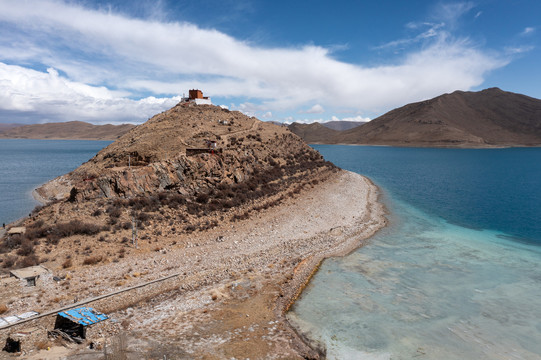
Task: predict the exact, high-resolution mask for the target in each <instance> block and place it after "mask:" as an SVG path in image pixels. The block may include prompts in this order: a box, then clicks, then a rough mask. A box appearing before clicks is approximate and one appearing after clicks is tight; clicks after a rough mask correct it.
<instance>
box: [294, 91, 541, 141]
mask: <svg viewBox="0 0 541 360" xmlns="http://www.w3.org/2000/svg"><path fill="white" fill-rule="evenodd" d="M289 128H290V130H291V131H292V132H294V133H295V134H297V135H299V136H300V137H302V138H303V139H305V141H307V142H309V143H324V144H369V145H391V146H425V147H493V146H541V100H539V99H535V98H531V97H528V96H525V95H520V94H515V93H511V92H506V91H502V90H500V89H498V88H490V89H486V90H483V91H479V92H464V91H455V92H453V93H451V94H444V95H441V96H438V97H436V98H433V99H430V100H426V101H421V102H417V103H412V104H408V105H405V106H403V107H401V108H398V109H395V110H392V111H390V112H388V113H386V114H384V115H382V116H380V117H378V118H376V119H374V120H372V121H370V122H368V123H365V124H362V125H360V126H358V127H355V128H353V129H349V130H345V131H335V130H332V129H328V130H327V129H326V128H325V127H324V126H322V125H321V124H317V123H314V124H295V123H294V124H291V125H290V126H289Z"/></svg>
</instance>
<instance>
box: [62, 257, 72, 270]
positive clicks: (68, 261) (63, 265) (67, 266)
mask: <svg viewBox="0 0 541 360" xmlns="http://www.w3.org/2000/svg"><path fill="white" fill-rule="evenodd" d="M71 266H72V262H71V259H66V260H65V261H64V262H63V263H62V268H63V269H68V268H70V267H71Z"/></svg>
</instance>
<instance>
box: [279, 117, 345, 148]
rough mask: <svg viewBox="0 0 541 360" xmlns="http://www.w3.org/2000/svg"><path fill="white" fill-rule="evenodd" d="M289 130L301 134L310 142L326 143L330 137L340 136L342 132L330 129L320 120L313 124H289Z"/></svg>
mask: <svg viewBox="0 0 541 360" xmlns="http://www.w3.org/2000/svg"><path fill="white" fill-rule="evenodd" d="M288 128H289V130H291V132H292V133H294V134H295V135H297V136H300V137H301V138H302V139H303V140H304V141H306V142H307V143H308V144H326V143H328V141H329V139H333V138H334V137H336V136H339V134H340V132H339V131H336V130H333V129H330V128H328V127H327V126H325V125H323V124H320V123H318V122H315V123H312V124H300V123H296V122H295V123H293V124H291V125H289V126H288Z"/></svg>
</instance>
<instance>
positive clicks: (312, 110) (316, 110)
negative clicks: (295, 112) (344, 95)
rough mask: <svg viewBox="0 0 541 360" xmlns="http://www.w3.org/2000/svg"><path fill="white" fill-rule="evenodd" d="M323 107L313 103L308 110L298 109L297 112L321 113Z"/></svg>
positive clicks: (323, 110)
mask: <svg viewBox="0 0 541 360" xmlns="http://www.w3.org/2000/svg"><path fill="white" fill-rule="evenodd" d="M324 112H325V109H324V108H323V106H321V105H319V104H315V105H314V106H312V107H311V108H310V109H308V110H304V111H299V114H323V113H324Z"/></svg>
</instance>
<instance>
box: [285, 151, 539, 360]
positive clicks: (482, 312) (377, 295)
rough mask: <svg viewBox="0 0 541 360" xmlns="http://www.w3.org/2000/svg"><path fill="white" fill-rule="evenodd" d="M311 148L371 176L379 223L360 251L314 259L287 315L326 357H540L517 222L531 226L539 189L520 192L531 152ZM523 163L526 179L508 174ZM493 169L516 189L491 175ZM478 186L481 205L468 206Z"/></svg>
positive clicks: (530, 250)
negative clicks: (379, 203)
mask: <svg viewBox="0 0 541 360" xmlns="http://www.w3.org/2000/svg"><path fill="white" fill-rule="evenodd" d="M316 148H317V149H318V150H320V152H321V153H322V154H323V155H324V156H325V158H327V159H328V160H331V161H333V162H335V164H337V165H338V166H340V167H343V168H346V169H350V170H353V171H356V172H360V173H364V174H365V175H368V176H369V177H371V178H372V179H373V180H374V181H375V182H376V184H378V185H379V186H380V187H381V188H382V189H383V192H384V197H383V201H384V202H385V203H386V205H387V207H388V208H389V210H390V213H391V215H390V216H389V220H390V225H389V226H388V227H387V228H385V229H383V230H381V231H380V232H379V233H378V234H376V235H375V236H374V237H373V238H371V239H370V241H369V244H368V245H366V246H365V247H363V248H361V249H359V250H357V251H355V252H354V253H352V254H351V255H349V256H347V257H344V258H336V259H329V260H327V261H325V262H324V264H323V265H322V267H321V268H320V271H319V272H318V273H317V274H316V276H315V277H314V278H313V280H312V281H311V283H310V285H309V286H308V287H307V288H306V290H305V291H304V293H303V295H302V297H301V299H300V300H299V301H298V302H297V303H296V304H295V306H294V307H293V309H292V311H291V312H290V313H289V315H288V316H289V318H290V320H291V322H292V323H293V324H294V325H295V326H297V327H298V328H299V329H300V330H301V331H302V332H304V333H305V334H307V335H308V336H309V337H310V338H311V339H313V340H314V341H316V342H319V343H320V344H323V345H324V346H325V347H326V349H327V356H328V358H330V359H413V358H415V359H541V342H540V341H539V339H541V320H540V319H541V268H540V267H539V265H538V264H539V263H540V261H541V247H540V246H538V245H537V244H539V243H540V240H541V234H540V233H539V232H538V226H539V224H522V223H521V222H527V221H532V219H534V218H535V217H536V216H538V213H536V211H537V212H538V211H539V205H538V204H539V203H533V202H536V201H537V200H538V199H539V191H540V190H538V189H534V190H531V189H529V188H528V186H530V185H528V184H531V185H535V184H536V183H537V181H538V180H536V179H535V177H536V176H537V175H538V173H536V172H538V171H539V165H536V164H535V162H538V163H541V149H502V150H469V151H460V150H451V149H399V148H392V149H386V148H380V149H378V148H372V147H344V148H347V149H341V147H325V146H318V147H316ZM346 150H347V154H349V155H348V156H343V153H341V152H342V151H346ZM486 151H488V152H486ZM341 155H342V156H341ZM432 157H433V158H434V162H433V163H432V166H428V164H430V158H432ZM487 158H492V159H491V161H490V162H491V164H492V165H490V164H488V165H487ZM525 158H527V159H529V160H530V161H531V162H530V163H529V164H528V169H529V171H530V173H520V171H523V170H525V169H524V168H523V165H524V161H525ZM385 159H387V160H385ZM427 159H428V160H427ZM440 160H444V161H445V162H444V163H440ZM498 161H499V162H498ZM449 164H451V165H449ZM500 167H504V168H505V171H507V172H509V173H510V177H514V178H515V179H520V181H519V185H517V184H516V183H515V187H513V184H508V183H506V181H507V179H506V178H505V177H501V176H500V177H498V176H496V175H495V174H498V173H499V172H500ZM444 168H449V169H447V170H443V171H442V170H441V169H444ZM412 169H413V170H412ZM416 169H423V170H422V171H417V172H416ZM406 172H409V173H407V174H406ZM478 172H484V173H483V174H481V175H478V174H477V173H478ZM487 173H488V174H487ZM449 174H452V178H453V179H456V178H461V179H459V180H457V181H458V182H459V184H456V183H452V182H449V179H448V176H450V175H449ZM479 176H481V177H484V178H485V180H486V181H485V183H484V184H483V185H482V186H479V187H477V189H476V191H478V192H479V191H484V192H485V193H484V194H475V196H476V198H479V199H481V198H483V197H484V198H483V199H482V200H479V201H473V199H472V198H471V196H470V195H466V194H472V193H473V192H474V191H473V190H472V189H471V184H473V183H476V181H478V177H479ZM491 176H492V179H491ZM412 177H416V178H412ZM537 179H538V178H537ZM434 184H446V185H439V186H434ZM468 184H469V185H468ZM521 184H526V185H524V186H525V187H526V189H525V188H523V187H520V186H522V185H521ZM507 185H509V186H507ZM457 186H459V187H460V188H461V191H460V192H456V193H455V194H449V193H448V192H449V191H453V190H454V189H455V190H456V187H457ZM517 186H518V187H519V188H517ZM423 187H424V189H423ZM468 187H469V188H468ZM534 187H536V186H534ZM496 189H499V192H497V191H496ZM446 191H447V195H446V194H445V192H446ZM532 191H533V192H532ZM526 192H529V194H528V196H526ZM419 194H421V195H422V198H421V199H416V196H419ZM468 196H469V198H468ZM498 197H502V198H505V199H503V200H504V202H507V205H508V206H510V207H511V208H520V207H522V208H526V210H527V211H523V212H521V217H522V218H521V219H519V220H517V219H515V220H514V221H515V222H518V224H516V223H513V224H511V223H510V222H509V221H508V219H506V220H505V221H502V220H498V218H499V217H502V216H506V215H505V214H506V212H507V211H508V209H503V210H502V209H499V208H497V206H496V205H494V204H495V203H498V202H500V199H498ZM448 198H452V199H450V200H448ZM517 202H518V203H517ZM500 205H501V204H500ZM461 207H467V209H465V210H464V209H462V208H461ZM454 212H456V213H457V214H453V216H451V219H448V218H447V216H446V214H448V213H454ZM471 213H475V214H476V215H475V216H470V215H469V214H471ZM524 217H525V218H524ZM490 222H494V225H491V227H492V228H488V227H487V224H488V223H490ZM502 229H506V230H507V231H502ZM521 229H524V230H521Z"/></svg>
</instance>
